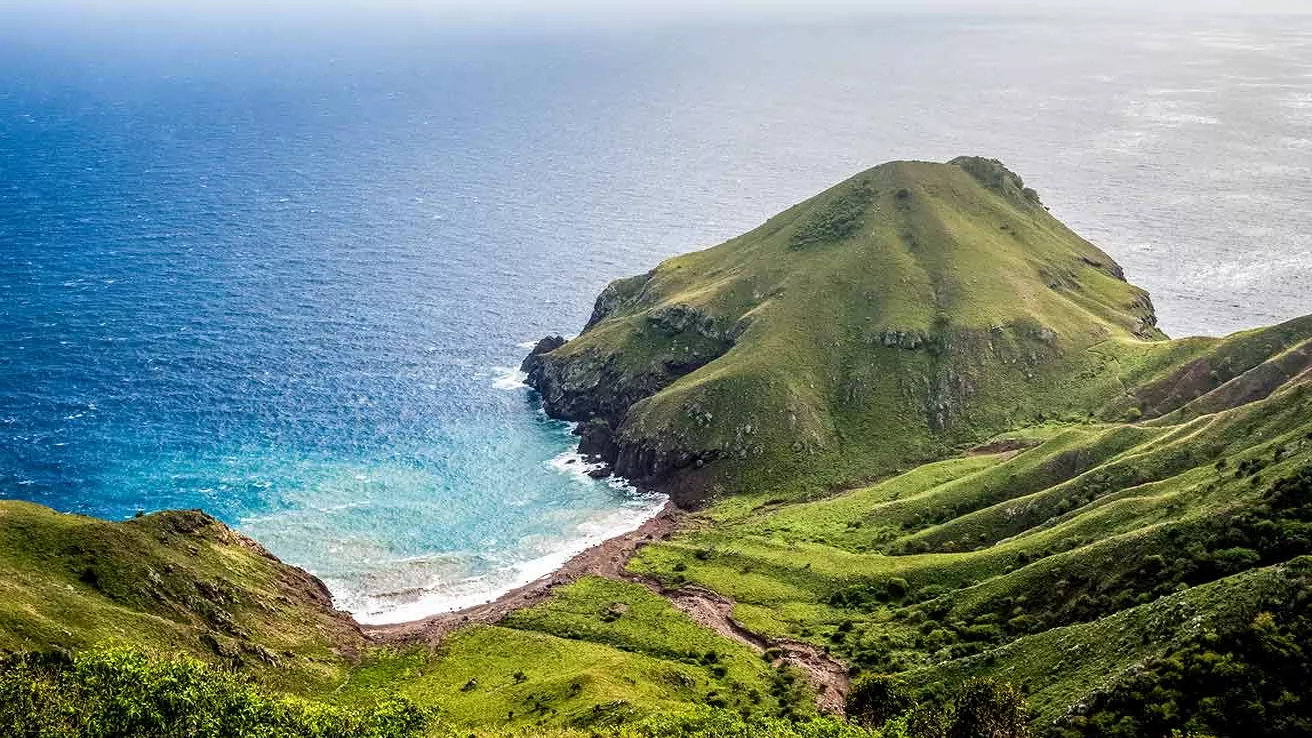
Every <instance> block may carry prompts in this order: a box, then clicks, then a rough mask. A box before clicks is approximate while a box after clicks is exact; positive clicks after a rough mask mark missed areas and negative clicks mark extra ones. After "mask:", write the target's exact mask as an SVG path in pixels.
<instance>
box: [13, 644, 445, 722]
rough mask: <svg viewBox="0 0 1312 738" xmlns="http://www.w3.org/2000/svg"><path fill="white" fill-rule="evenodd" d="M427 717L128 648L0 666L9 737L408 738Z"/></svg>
mask: <svg viewBox="0 0 1312 738" xmlns="http://www.w3.org/2000/svg"><path fill="white" fill-rule="evenodd" d="M427 722H428V720H427V717H426V715H425V713H424V712H423V711H422V710H420V709H419V708H418V707H416V706H415V705H414V704H413V703H411V702H409V701H408V700H405V699H402V698H395V697H389V698H385V699H382V700H380V701H379V702H377V703H375V704H374V705H372V706H371V707H368V708H366V709H360V710H347V709H343V708H338V707H330V706H327V705H322V704H318V703H314V702H309V701H306V700H301V699H297V698H294V697H289V696H272V695H270V694H268V693H266V692H263V691H262V690H260V689H259V688H258V687H257V686H255V685H253V684H251V683H249V682H247V681H245V680H242V679H240V678H239V677H237V676H236V675H233V674H231V673H229V672H226V671H222V670H220V669H217V668H215V667H212V666H209V665H207V664H205V663H203V662H200V661H197V660H195V659H190V658H180V659H173V660H155V659H151V658H148V657H147V656H145V655H143V654H142V653H140V652H138V651H134V650H130V649H106V650H96V651H88V652H85V653H81V654H78V655H77V656H74V657H72V658H69V657H66V656H61V655H49V654H26V655H22V656H16V657H12V658H9V659H7V660H5V661H2V662H0V735H4V736H7V737H12V738H412V737H413V736H417V735H420V734H421V732H422V731H423V730H424V729H425V727H426V725H427Z"/></svg>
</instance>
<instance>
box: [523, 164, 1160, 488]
mask: <svg viewBox="0 0 1312 738" xmlns="http://www.w3.org/2000/svg"><path fill="white" fill-rule="evenodd" d="M1154 322H1155V318H1154V316H1153V312H1152V305H1151V303H1150V302H1149V300H1148V297H1147V295H1146V294H1145V293H1144V292H1143V291H1142V290H1139V289H1138V288H1135V287H1133V286H1131V285H1130V284H1128V283H1126V282H1125V281H1124V279H1123V278H1122V275H1121V270H1120V268H1119V267H1118V266H1117V265H1116V264H1115V263H1114V262H1113V261H1112V260H1111V258H1110V257H1108V256H1107V255H1106V254H1104V253H1103V252H1102V251H1100V250H1098V249H1097V248H1096V247H1094V246H1093V245H1092V244H1090V243H1088V242H1087V241H1085V240H1083V239H1081V238H1080V237H1079V236H1077V235H1075V234H1074V233H1072V232H1071V231H1070V230H1068V229H1067V228H1065V227H1064V226H1063V225H1062V224H1061V223H1059V222H1058V221H1057V220H1056V219H1054V218H1053V217H1052V216H1051V215H1049V214H1048V212H1047V210H1046V209H1044V208H1043V206H1042V205H1041V204H1040V203H1039V201H1038V198H1037V196H1035V195H1034V194H1033V193H1032V192H1031V191H1029V190H1027V189H1025V188H1024V186H1023V184H1022V183H1021V181H1020V179H1019V178H1018V177H1016V175H1014V174H1012V173H1011V172H1009V171H1007V170H1006V169H1005V168H1003V167H1002V166H1001V165H1000V164H998V163H997V162H993V161H989V160H983V159H972V158H963V159H958V160H955V161H954V162H953V163H951V164H930V163H922V162H895V163H891V164H885V165H883V166H879V167H876V168H874V169H871V170H869V171H867V172H863V173H862V174H859V175H857V176H856V177H853V178H852V179H850V180H848V181H846V182H844V183H842V184H840V185H838V186H836V187H834V188H832V189H830V190H828V191H827V192H824V193H822V194H820V195H818V196H816V197H814V198H812V199H810V200H807V201H806V202H804V203H801V204H799V205H797V206H795V207H793V208H790V209H789V210H787V211H785V212H784V213H782V214H780V215H778V216H776V217H774V218H772V219H770V220H769V221H768V222H766V223H765V224H764V225H762V226H760V227H759V228H757V229H755V230H753V231H751V232H749V233H747V234H744V235H743V236H740V237H738V238H735V239H733V240H731V241H728V242H726V243H724V244H721V245H719V246H716V247H714V248H711V249H707V250H706V251H701V252H697V253H693V254H687V255H684V256H679V257H676V258H673V259H670V260H668V261H666V262H664V263H662V264H661V265H660V266H658V267H657V268H656V269H655V270H653V271H652V272H650V273H649V274H647V275H643V276H639V277H633V278H629V279H625V280H620V281H617V282H615V283H613V284H612V285H610V286H609V287H607V289H606V291H605V292H603V294H602V295H601V297H600V298H598V301H597V306H596V309H595V311H594V313H593V316H592V319H591V320H590V321H589V323H588V325H587V326H586V328H585V329H584V331H583V333H582V334H581V335H580V336H579V337H578V338H576V339H574V340H572V341H569V342H567V343H564V344H563V345H558V342H555V341H553V342H544V343H543V344H542V345H540V346H539V348H538V350H537V351H535V353H534V355H532V356H530V357H529V359H528V360H527V361H526V362H525V368H526V369H527V370H528V372H529V382H530V384H532V385H533V386H534V387H536V388H537V389H539V390H540V391H541V393H542V395H543V398H544V402H545V404H546V407H547V410H548V412H550V413H552V414H553V415H556V416H558V417H563V418H567V419H570V420H579V421H588V422H587V423H585V425H584V427H583V433H584V439H585V445H586V446H587V447H588V449H589V450H592V451H594V452H597V453H599V454H601V455H602V456H604V457H606V458H607V459H608V460H610V461H612V462H613V464H614V466H615V468H616V470H617V471H618V472H619V473H621V474H624V475H626V476H629V477H631V478H635V479H643V480H646V481H648V482H649V483H653V484H657V485H658V486H662V487H664V488H667V489H670V490H671V491H673V492H675V493H676V494H679V495H681V496H682V497H683V498H685V499H691V498H696V497H699V496H703V495H705V494H709V493H714V492H715V491H717V490H719V491H735V492H737V491H742V490H748V491H759V490H764V489H767V488H768V489H770V490H771V491H772V492H773V493H774V494H776V495H780V494H787V493H797V492H800V491H807V490H811V491H814V490H823V489H826V488H829V487H832V486H833V485H837V484H846V483H850V482H852V481H856V480H861V479H866V478H870V477H872V476H876V475H880V474H884V473H887V472H888V471H891V470H893V469H895V468H897V467H898V466H901V465H905V464H906V463H908V462H912V461H924V460H928V459H932V458H935V457H940V456H942V455H944V454H946V453H948V452H949V451H950V450H951V449H953V448H956V447H958V446H960V445H962V444H966V443H971V442H976V441H979V440H983V439H984V438H987V437H988V436H991V435H993V434H995V433H998V432H1000V431H1003V430H1006V429H1009V428H1013V427H1017V426H1023V425H1028V424H1031V423H1034V422H1038V421H1041V420H1043V419H1047V418H1063V417H1083V416H1085V415H1087V414H1088V413H1089V412H1090V411H1091V410H1093V409H1095V408H1098V407H1101V406H1102V405H1103V404H1105V403H1106V402H1107V401H1108V400H1109V399H1110V398H1112V397H1114V396H1115V395H1116V393H1117V392H1118V391H1119V385H1118V383H1117V366H1116V364H1115V363H1114V362H1112V361H1109V360H1108V359H1107V358H1106V357H1105V356H1103V355H1102V354H1100V353H1098V352H1095V351H1092V350H1091V348H1092V347H1094V346H1096V345H1099V344H1103V343H1105V342H1108V341H1117V340H1130V339H1136V340H1157V339H1160V338H1162V336H1161V334H1160V332H1158V331H1157V330H1156V328H1155V327H1154ZM893 439H896V442H892V441H893ZM784 480H786V483H784Z"/></svg>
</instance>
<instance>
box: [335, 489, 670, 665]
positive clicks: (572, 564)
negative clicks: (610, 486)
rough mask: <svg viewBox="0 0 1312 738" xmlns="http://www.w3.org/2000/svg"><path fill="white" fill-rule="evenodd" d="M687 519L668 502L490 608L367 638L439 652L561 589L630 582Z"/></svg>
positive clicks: (386, 629) (366, 628)
mask: <svg viewBox="0 0 1312 738" xmlns="http://www.w3.org/2000/svg"><path fill="white" fill-rule="evenodd" d="M685 517H686V513H685V512H684V511H683V510H682V509H681V508H679V507H678V506H677V505H675V504H674V502H672V501H666V503H665V504H664V505H662V506H661V509H660V510H659V511H658V512H657V513H656V514H655V515H653V516H652V517H651V518H648V519H647V520H646V521H645V522H643V524H642V525H640V526H638V527H637V528H635V529H634V530H631V531H629V532H627V533H621V534H619V535H617V536H613V537H611V538H607V539H605V540H603V541H601V542H600V543H597V544H594V545H593V546H591V547H589V548H587V549H584V550H583V551H580V552H579V553H577V554H575V555H574V556H572V557H570V559H569V560H568V561H566V562H565V563H564V564H563V565H561V566H560V568H558V569H555V570H554V571H552V572H550V573H548V574H545V575H543V576H541V577H538V578H537V579H535V580H533V581H531V582H529V583H528V584H524V585H521V586H519V587H516V588H515V589H512V590H510V591H509V592H506V593H504V594H502V595H501V596H499V597H497V598H496V599H494V600H492V601H490V602H484V603H482V604H479V605H474V606H472V607H466V608H464V609H461V610H453V611H452V612H445V613H439V614H437V615H429V616H427V617H423V618H419V619H416V620H410V621H406V622H401V623H386V624H377V625H365V624H363V623H357V624H358V625H359V627H360V631H361V632H362V633H364V635H365V637H366V638H368V639H370V640H372V641H375V642H379V643H426V644H428V645H430V646H437V645H440V644H441V643H442V641H443V640H445V638H446V637H447V636H448V635H450V634H451V632H452V631H454V630H456V629H457V628H460V627H463V626H466V625H473V624H483V625H492V624H495V623H498V622H500V621H501V619H502V618H504V617H505V616H506V615H508V614H510V613H511V612H514V611H515V610H522V609H524V608H527V607H533V606H534V605H537V604H539V603H541V602H543V601H544V600H546V599H547V597H548V596H549V595H550V594H551V590H552V589H554V588H555V587H558V586H562V585H566V584H569V583H571V582H573V581H575V580H577V579H579V578H581V577H585V576H589V575H595V576H603V577H609V578H612V579H622V578H624V568H625V566H626V565H627V564H628V562H629V559H630V558H631V557H632V556H633V554H634V553H636V552H637V550H638V549H639V548H641V547H642V546H644V545H646V544H648V543H651V542H653V541H660V540H664V539H666V538H669V537H670V535H672V534H673V533H674V532H675V531H676V530H678V528H679V526H680V525H681V524H682V523H683V522H684V519H685Z"/></svg>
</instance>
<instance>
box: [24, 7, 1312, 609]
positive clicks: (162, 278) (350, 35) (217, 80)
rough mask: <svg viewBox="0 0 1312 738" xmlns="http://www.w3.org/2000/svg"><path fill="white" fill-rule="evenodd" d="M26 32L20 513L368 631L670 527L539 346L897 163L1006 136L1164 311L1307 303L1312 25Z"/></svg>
mask: <svg viewBox="0 0 1312 738" xmlns="http://www.w3.org/2000/svg"><path fill="white" fill-rule="evenodd" d="M0 15H2V14H0ZM4 20H6V22H4V23H0V496H2V497H9V498H21V499H28V500H34V501H37V502H40V503H43V504H47V505H51V506H53V507H55V508H57V509H60V510H66V511H77V512H83V513H89V514H93V515H99V516H104V517H108V518H123V517H126V516H131V515H132V514H134V513H135V512H136V511H137V510H156V509H161V508H170V507H202V508H204V509H206V510H208V511H210V512H212V513H214V514H215V515H217V516H219V517H221V518H223V519H224V520H226V521H228V522H229V523H231V524H234V525H236V526H237V527H239V528H240V529H242V530H244V531H246V532H247V533H250V534H251V535H253V536H255V537H256V538H258V539H259V540H260V541H262V542H263V543H265V544H266V545H267V546H268V547H269V548H270V549H271V550H273V551H274V552H275V553H277V554H279V555H280V556H282V557H284V558H286V559H287V560H289V561H291V562H294V563H297V564H300V565H303V566H305V567H307V568H309V569H310V570H312V571H314V572H315V573H317V574H319V575H320V576H322V577H323V578H324V579H325V580H327V581H328V583H329V584H330V586H331V587H333V589H334V592H335V593H336V594H337V596H338V598H339V602H340V604H342V605H343V606H345V607H347V608H349V609H352V610H353V611H355V612H356V613H357V614H358V615H360V616H361V617H362V618H363V619H368V620H388V619H403V618H406V617H411V616H415V615H418V614H422V613H424V612H428V611H432V610H436V609H442V608H443V607H450V606H454V605H458V604H463V603H470V602H476V601H481V600H482V599H485V598H487V597H488V596H490V595H492V594H495V593H497V592H499V591H502V590H504V589H506V588H508V587H510V586H512V585H514V584H516V583H519V582H521V581H524V580H525V579H527V578H530V577H532V576H533V575H535V574H538V573H541V572H542V571H544V570H546V569H549V568H551V567H552V566H554V564H555V563H556V562H559V561H560V560H561V559H562V558H563V557H564V556H566V555H567V554H568V553H569V552H570V551H573V550H577V549H578V548H579V547H580V546H582V545H584V544H585V543H586V542H588V541H591V540H595V539H596V538H597V537H599V536H603V535H605V534H607V533H609V532H614V531H617V530H620V529H623V528H626V527H631V526H633V525H634V524H636V522H637V521H638V520H640V519H641V518H642V517H643V516H644V515H646V514H648V513H649V512H650V511H651V510H653V509H654V507H655V506H656V505H658V504H659V500H656V499H653V498H650V497H644V496H642V495H638V494H636V493H634V492H632V491H630V490H627V489H625V488H623V487H622V486H619V485H609V484H604V483H598V482H594V481H592V480H590V479H587V478H586V477H585V476H583V475H580V474H578V473H577V468H578V464H577V463H575V462H573V461H572V458H571V457H570V456H569V452H570V451H571V449H572V443H571V437H570V436H569V434H568V428H566V427H565V426H563V425H561V424H558V423H554V422H551V421H549V420H547V419H546V418H545V417H544V416H542V415H541V413H540V412H538V410H537V408H536V406H535V405H534V404H533V402H532V398H531V397H530V396H529V394H528V392H527V391H526V390H525V389H524V388H523V387H522V385H519V384H518V382H517V380H516V377H515V376H514V373H513V367H514V366H516V365H517V364H518V362H519V360H520V358H521V357H522V355H523V354H524V353H525V351H526V348H525V345H524V344H525V342H527V341H531V340H533V339H536V338H537V337H539V336H541V335H542V334H544V333H547V332H548V331H552V332H563V333H566V334H569V333H571V332H573V331H576V330H577V329H578V327H579V326H580V325H582V323H583V322H584V320H585V319H586V317H587V314H588V311H589V310H590V307H591V300H592V298H593V296H594V295H595V293H596V292H597V291H598V290H599V289H600V288H601V287H602V286H603V285H604V284H605V283H606V281H607V280H609V279H611V278H614V277H618V276H623V275H627V274H630V273H635V272H639V271H644V270H646V269H648V268H650V267H651V266H652V265H653V264H654V263H655V262H657V261H659V260H660V259H662V258H664V257H666V256H669V255H672V254H674V253H677V252H680V251H685V250H689V249H692V248H695V247H700V246H706V245H710V244H712V243H715V242H717V241H719V240H722V239H724V238H727V237H729V236H732V235H734V234H736V233H737V232H740V231H742V230H744V229H746V228H749V227H751V226H753V225H755V224H757V223H759V222H760V221H761V220H763V219H764V218H765V217H766V216H768V215H770V214H771V213H773V212H775V211H777V210H779V209H781V208H783V207H785V206H787V205H789V204H791V203H793V202H795V201H797V200H799V199H802V198H804V197H806V196H809V195H810V194H813V193H814V192H815V191H818V190H819V189H821V188H823V187H824V186H826V185H828V184H831V183H833V182H835V181H837V180H839V179H841V178H843V177H846V176H848V175H850V174H852V173H854V172H855V171H857V170H859V169H862V168H864V167H867V166H871V165H873V164H876V163H878V162H881V161H884V160H887V159H892V158H924V159H936V160H942V159H947V158H950V157H951V156H954V155H957V154H961V153H980V154H987V155H991V156H998V157H1001V158H1003V159H1004V160H1005V161H1006V162H1007V163H1008V164H1009V165H1011V166H1012V167H1013V168H1014V169H1016V170H1018V171H1020V172H1021V173H1022V174H1023V175H1025V177H1026V178H1027V180H1028V181H1029V182H1030V183H1031V184H1033V185H1034V186H1036V187H1037V188H1038V189H1039V190H1040V192H1041V193H1042V194H1043V195H1044V197H1045V201H1046V202H1047V203H1048V204H1049V205H1050V206H1051V207H1052V209H1053V211H1054V213H1055V214H1056V215H1058V216H1059V217H1061V218H1063V219H1065V220H1066V221H1067V222H1068V223H1070V224H1071V225H1073V226H1074V227H1075V228H1076V229H1077V230H1078V231H1080V232H1082V233H1084V234H1085V235H1086V236H1088V237H1090V238H1092V239H1093V240H1095V241H1096V242H1098V243H1099V244H1100V245H1102V246H1103V247H1104V248H1105V249H1106V250H1108V251H1109V252H1111V253H1112V254H1113V256H1115V257H1116V258H1117V259H1118V260H1119V261H1120V262H1121V263H1122V264H1123V265H1124V266H1125V267H1126V271H1127V273H1128V275H1129V276H1130V278H1131V279H1132V280H1133V281H1135V282H1137V283H1139V284H1141V285H1144V286H1146V287H1148V288H1149V289H1150V290H1151V291H1152V292H1153V295H1154V298H1155V299H1156V302H1157V305H1158V308H1159V312H1160V314H1161V317H1162V322H1163V325H1164V327H1165V328H1166V329H1167V331H1168V332H1170V333H1172V334H1175V335H1182V334H1189V333H1213V334H1217V333H1225V332H1229V331H1232V330H1237V329H1240V328H1244V327H1249V326H1255V325H1260V324H1266V323H1271V322H1275V321H1277V320H1280V319H1283V318H1289V317H1293V316H1295V315H1299V314H1303V313H1308V312H1312V298H1309V295H1310V294H1312V236H1309V234H1310V233H1312V216H1309V214H1308V212H1309V211H1308V205H1309V203H1312V184H1310V183H1312V22H1310V21H1308V20H1301V21H1300V20H1290V19H1262V18H1249V19H1245V20H1243V21H1233V20H1227V21H1221V20H1207V19H1190V20H1179V21H1154V22H1152V23H1139V24H1130V23H1128V22H1115V21H1099V22H1096V23H1081V24H1078V25H1075V24H1072V23H1071V22H1070V21H1053V20H948V19H923V20H916V19H901V20H888V21H883V22H873V21H872V22H870V23H866V24H862V25H855V26H854V25H848V26H846V27H832V28H829V27H816V28H807V29H782V28H768V27H746V26H744V27H739V28H731V27H719V28H701V29H689V28H672V29H664V30H646V31H635V30H628V31H615V30H612V31H586V32H585V31H576V32H564V31H559V30H557V31H551V32H546V31H544V32H540V33H529V32H525V31H519V32H515V33H509V32H494V31H480V32H461V33H455V32H448V31H443V30H441V29H440V28H436V27H430V26H428V25H424V24H392V25H389V24H388V23H386V22H383V21H371V22H370V23H368V24H365V23H362V24H360V25H358V26H356V27H355V28H353V29H352V30H350V31H347V30H344V29H343V28H341V27H339V28H336V29H326V28H313V29H293V28H292V27H291V26H285V27H279V26H274V27H270V28H265V29H262V30H254V29H251V28H242V27H239V26H234V27H224V28H217V29H202V28H199V27H188V28H184V29H171V30H169V31H168V32H165V31H164V30H162V29H154V30H151V29H149V28H145V29H143V28H134V29H132V30H123V29H118V30H105V28H100V29H98V30H87V29H86V27H82V26H77V25H76V24H72V23H71V22H70V23H67V24H66V23H63V22H61V21H50V20H49V19H44V20H40V21H39V22H38V20H36V19H34V18H23V17H13V18H8V19H4ZM110 28H113V27H112V26H110Z"/></svg>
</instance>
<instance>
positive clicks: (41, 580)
mask: <svg viewBox="0 0 1312 738" xmlns="http://www.w3.org/2000/svg"><path fill="white" fill-rule="evenodd" d="M0 570H3V572H4V576H3V577H0V653H3V652H17V651H78V650H82V649H85V648H87V647H90V646H104V645H111V644H123V645H133V646H139V647H145V648H147V649H149V650H151V651H154V652H166V653H187V654H191V655H193V656H196V657H199V658H203V659H207V660H209V661H211V662H214V663H221V664H225V665H229V666H239V667H245V668H247V669H248V670H251V671H254V672H258V673H260V674H262V675H264V676H265V677H267V679H268V680H270V681H271V682H272V683H274V684H278V685H280V686H286V687H288V688H294V689H296V690H298V691H305V690H313V689H315V688H317V686H318V685H325V684H329V683H332V682H333V681H335V680H336V679H339V678H340V675H341V673H342V672H343V670H344V669H345V668H346V665H347V664H349V662H350V660H351V659H352V658H353V656H354V655H355V654H356V653H357V652H358V651H359V650H360V649H361V648H363V647H364V638H363V636H362V635H361V634H360V632H359V629H358V628H357V627H356V625H355V623H354V621H352V620H351V619H350V617H349V616H347V615H345V614H344V613H340V612H337V611H335V610H334V609H333V608H332V603H331V599H330V596H329V594H328V591H327V589H325V588H324V586H323V584H322V583H320V582H319V581H318V580H316V579H314V578H313V577H311V576H310V575H308V574H306V573H305V572H304V571H301V570H300V569H296V568H294V567H291V566H287V565H286V564H283V563H281V562H279V561H278V560H277V559H275V558H273V557H272V556H270V555H269V554H268V553H267V552H266V551H265V550H264V549H263V548H261V547H260V546H259V544H257V543H255V542H254V541H252V540H250V539H249V538H245V537H244V536H241V535H240V534H237V533H235V532H233V531H232V530H230V529H229V528H227V527H226V526H224V525H223V524H222V523H220V522H218V521H217V520H214V519H213V518H211V517H209V516H208V515H205V514H204V513H201V512H196V511H170V512H162V513H156V514H153V515H147V516H145V517H142V518H138V519H136V520H130V521H126V522H121V523H111V522H107V521H103V520H96V519H93V518H87V517H83V516H79V515H63V514H59V513H56V512H54V511H52V510H50V509H48V508H45V507H41V506H39V505H33V504H29V503H25V502H16V501H0Z"/></svg>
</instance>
